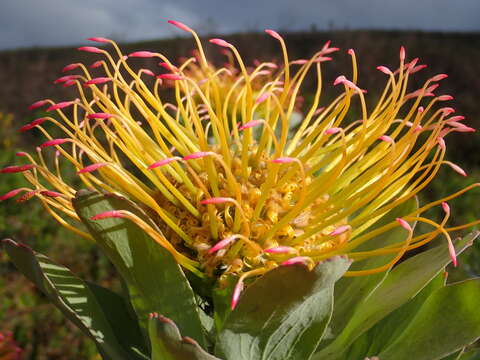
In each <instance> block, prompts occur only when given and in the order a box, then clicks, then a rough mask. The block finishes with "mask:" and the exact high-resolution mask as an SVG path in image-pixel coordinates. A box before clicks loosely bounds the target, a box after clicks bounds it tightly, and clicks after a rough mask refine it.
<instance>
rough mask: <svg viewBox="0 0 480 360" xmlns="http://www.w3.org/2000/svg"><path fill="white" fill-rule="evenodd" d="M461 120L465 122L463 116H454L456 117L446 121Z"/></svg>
mask: <svg viewBox="0 0 480 360" xmlns="http://www.w3.org/2000/svg"><path fill="white" fill-rule="evenodd" d="M462 120H465V116H462V115H456V116H452V117H451V118H449V119H447V121H462Z"/></svg>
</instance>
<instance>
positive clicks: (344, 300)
mask: <svg viewBox="0 0 480 360" xmlns="http://www.w3.org/2000/svg"><path fill="white" fill-rule="evenodd" d="M417 209H418V200H417V198H412V199H410V200H408V201H406V202H404V203H403V204H401V205H400V206H398V207H396V208H394V209H393V210H392V211H390V212H389V213H387V214H386V215H385V216H384V217H382V218H381V219H380V220H379V221H377V222H376V223H375V224H374V225H372V226H371V227H370V228H369V229H368V230H367V231H366V232H369V231H372V230H373V229H377V228H380V227H381V226H384V225H386V224H389V223H391V222H392V221H395V219H396V218H397V217H403V216H405V215H407V214H410V213H412V212H414V211H415V210H417ZM411 225H412V227H414V226H415V223H411ZM407 236H408V234H407V232H406V231H405V229H403V228H402V227H395V228H393V229H391V230H389V231H387V232H385V233H383V234H382V235H380V236H377V237H374V238H373V239H371V240H369V241H367V242H366V243H364V244H362V246H361V247H360V248H358V249H357V250H358V251H368V250H372V249H375V248H379V247H385V246H388V245H391V244H395V243H399V242H402V241H404V240H405V239H406V237H407ZM394 256H395V255H385V256H374V257H372V258H368V259H366V260H363V261H358V262H354V263H353V264H352V266H351V267H350V270H365V269H372V268H375V267H379V266H382V265H384V264H386V263H388V262H389V261H391V259H392V258H393V257H394ZM387 274H388V271H385V272H381V273H377V274H372V275H369V276H358V277H343V278H341V279H340V280H339V281H338V282H337V283H336V284H335V295H334V296H335V307H334V309H333V315H332V320H331V322H330V324H329V328H328V336H325V338H324V339H322V342H321V344H320V346H321V347H325V346H326V345H327V344H328V343H330V342H331V341H332V340H333V339H334V338H336V337H337V336H338V335H339V334H340V332H341V331H342V330H343V329H344V327H345V325H346V324H347V322H348V321H349V320H350V318H351V317H352V314H353V313H354V312H355V309H356V308H357V306H358V305H359V304H360V303H361V302H362V300H363V299H365V298H367V297H368V296H369V295H370V293H371V292H372V291H373V290H374V289H375V288H376V287H377V286H379V285H380V284H381V283H382V282H383V280H385V277H386V276H387Z"/></svg>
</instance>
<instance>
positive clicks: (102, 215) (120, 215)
mask: <svg viewBox="0 0 480 360" xmlns="http://www.w3.org/2000/svg"><path fill="white" fill-rule="evenodd" d="M124 217H125V215H124V214H123V213H122V212H121V211H120V210H110V211H105V212H103V213H100V214H97V215H93V216H92V217H91V218H90V220H102V219H110V218H124Z"/></svg>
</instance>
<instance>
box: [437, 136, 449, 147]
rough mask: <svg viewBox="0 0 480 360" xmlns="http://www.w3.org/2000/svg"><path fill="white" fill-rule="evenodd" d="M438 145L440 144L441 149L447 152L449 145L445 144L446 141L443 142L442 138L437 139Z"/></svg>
mask: <svg viewBox="0 0 480 360" xmlns="http://www.w3.org/2000/svg"><path fill="white" fill-rule="evenodd" d="M437 143H438V146H440V149H442V150H446V149H447V145H446V144H445V140H443V138H442V137H440V136H439V137H438V138H437Z"/></svg>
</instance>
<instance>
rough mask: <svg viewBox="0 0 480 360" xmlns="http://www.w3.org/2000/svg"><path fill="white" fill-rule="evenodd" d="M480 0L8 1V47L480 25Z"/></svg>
mask: <svg viewBox="0 0 480 360" xmlns="http://www.w3.org/2000/svg"><path fill="white" fill-rule="evenodd" d="M479 15H480V1H479V0H456V1H452V0H403V1H394V0H329V1H326V0H323V1H322V0H303V1H302V0H297V1H292V0H275V1H270V0H266V1H259V0H242V1H239V0H235V1H231V0H230V1H229V0H224V1H210V0H163V1H161V0H121V1H120V0H102V1H99V0H83V1H78V0H0V48H3V49H5V48H15V47H25V46H45V45H47V46H48V45H52V46H58V45H70V44H78V43H82V42H83V39H84V38H86V37H89V36H93V35H98V36H110V37H113V38H115V39H117V40H124V41H130V40H141V39H152V38H159V37H167V36H172V35H180V34H181V32H179V31H178V30H176V29H174V28H172V27H171V26H168V25H167V24H166V23H165V21H166V20H167V19H176V20H179V21H183V22H185V23H187V24H189V25H191V26H192V27H193V28H195V29H198V30H199V31H200V32H203V33H208V32H218V33H230V32H235V31H245V30H247V31H248V30H261V29H263V28H265V27H272V28H275V29H281V30H303V29H308V28H310V27H311V26H315V27H316V28H317V29H327V28H330V27H333V28H349V29H356V28H386V29H421V30H440V31H479V30H480V22H478V17H479Z"/></svg>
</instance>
